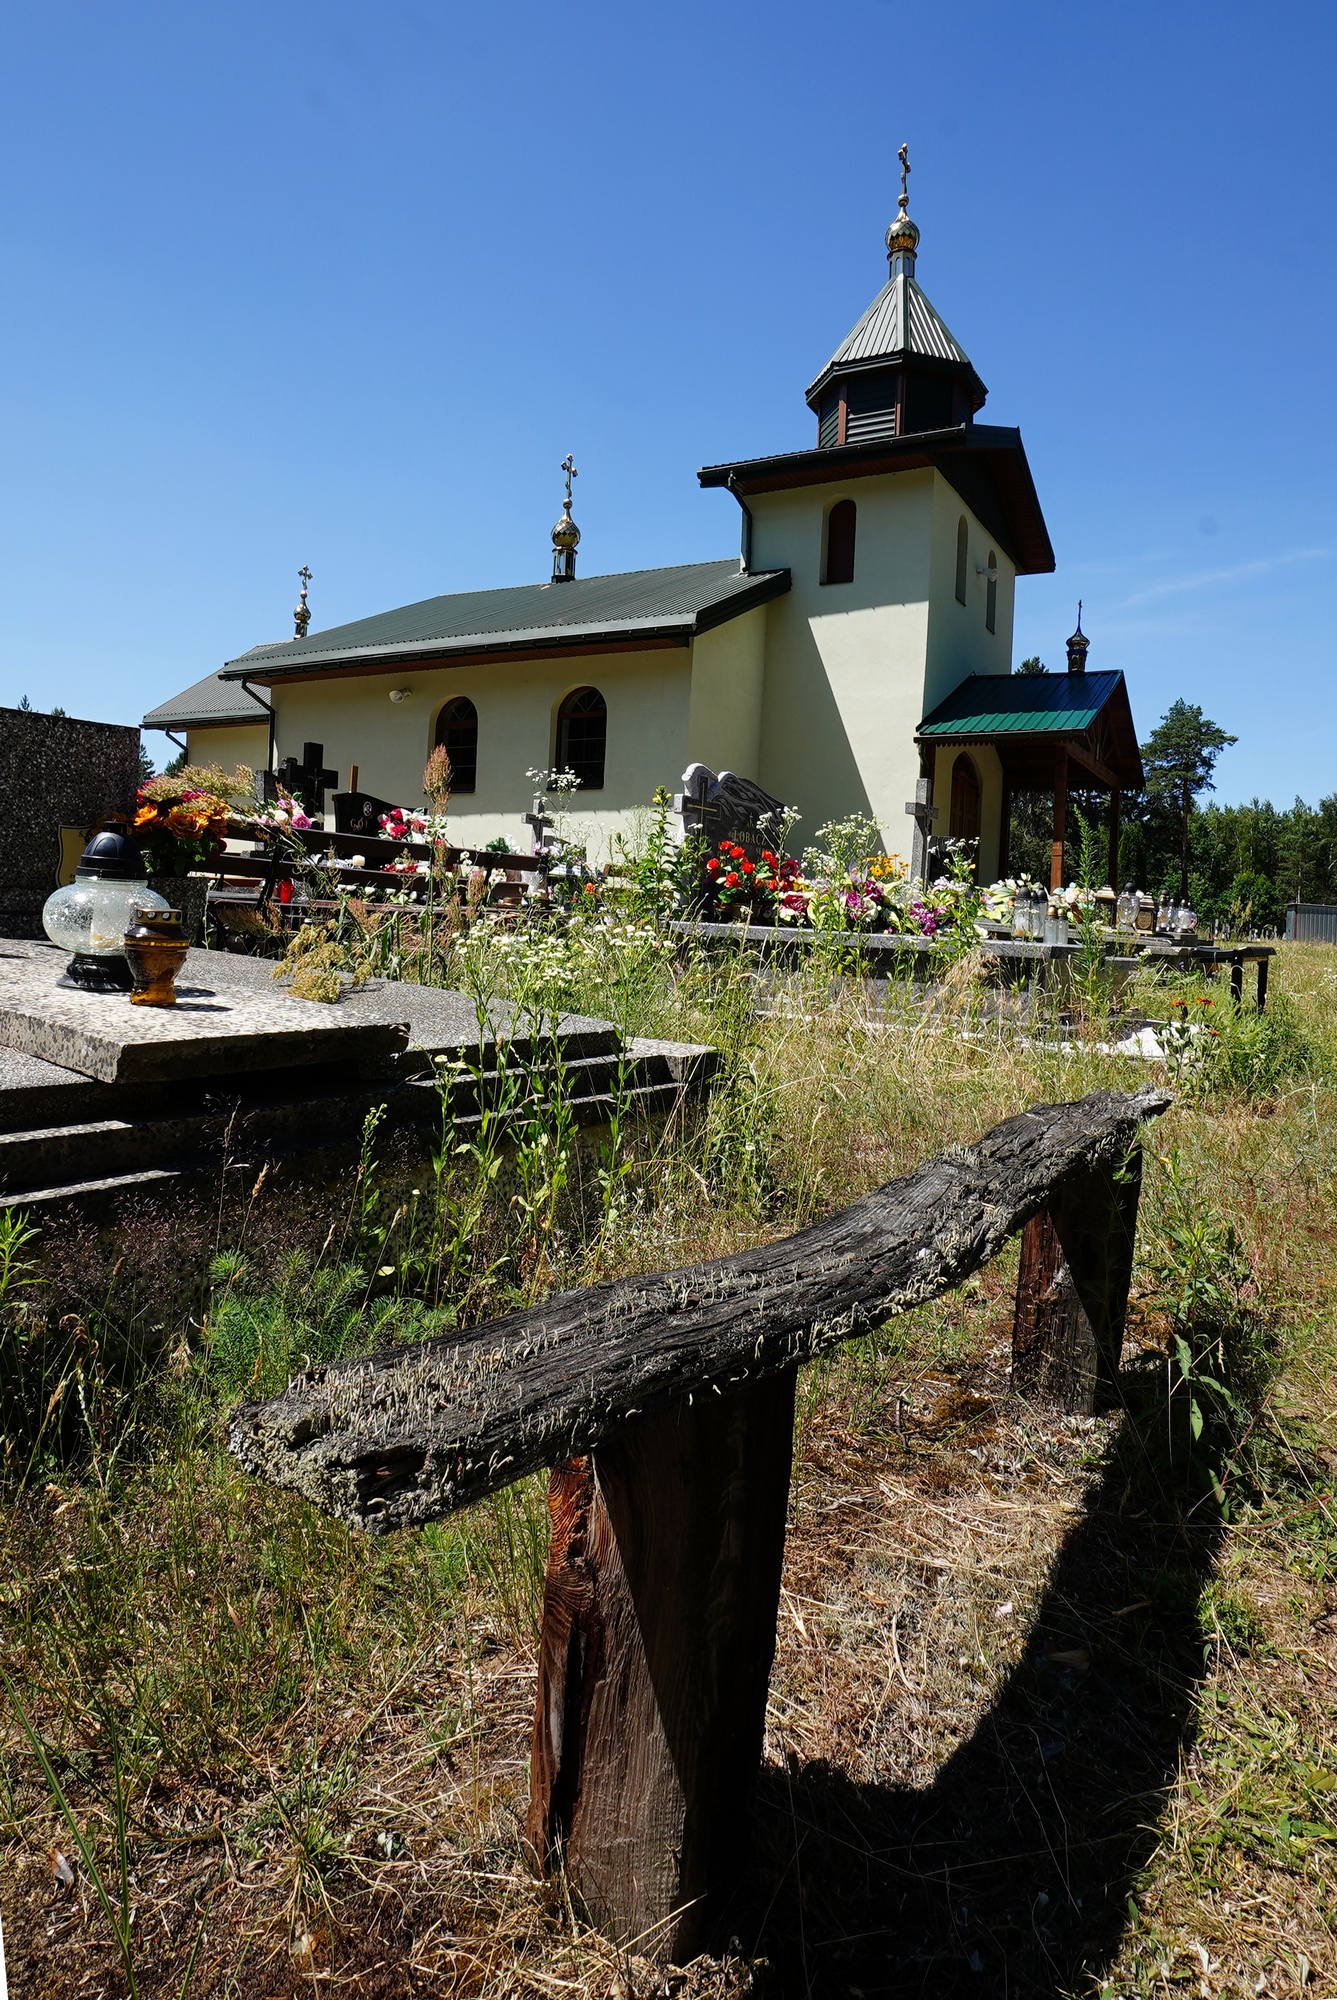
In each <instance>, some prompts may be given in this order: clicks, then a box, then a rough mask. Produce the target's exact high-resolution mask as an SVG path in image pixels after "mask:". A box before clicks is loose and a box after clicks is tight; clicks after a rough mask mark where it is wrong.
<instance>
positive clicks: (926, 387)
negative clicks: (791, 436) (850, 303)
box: [808, 146, 989, 450]
mask: <svg viewBox="0 0 1337 2000" xmlns="http://www.w3.org/2000/svg"><path fill="white" fill-rule="evenodd" d="M899 158H900V163H901V192H900V197H899V199H898V201H897V204H896V214H895V217H894V219H893V221H892V223H891V226H890V228H889V229H888V230H887V236H886V244H887V265H888V277H887V282H886V284H885V285H884V286H883V287H882V290H881V291H880V292H879V293H878V295H877V297H876V298H875V299H874V300H873V303H872V304H871V305H870V306H869V308H868V310H867V312H865V313H864V315H863V317H862V318H861V319H860V320H859V322H858V324H857V325H856V326H855V327H854V328H853V329H852V330H851V332H850V333H849V334H848V335H847V336H846V338H845V339H844V340H843V341H842V342H841V344H840V346H839V347H838V348H837V349H836V351H835V353H834V354H833V355H832V356H831V359H830V360H829V361H828V362H827V364H826V366H825V368H823V370H822V372H821V374H820V375H819V376H818V377H817V379H816V381H815V382H813V384H812V385H811V387H810V388H809V390H808V407H809V408H810V409H811V410H813V411H814V412H815V414H816V417H817V444H818V448H819V449H827V450H829V449H831V448H832V447H834V446H838V445H846V444H870V443H873V442H874V441H875V440H879V439H883V438H894V437H907V436H909V435H910V434H911V433H916V432H927V431H943V430H951V429H953V428H954V427H955V426H957V425H958V424H969V423H973V421H974V418H975V412H976V411H977V410H979V409H981V408H982V407H983V405H984V399H985V397H986V396H987V395H988V393H989V392H988V390H987V389H986V388H985V386H984V384H983V382H981V380H980V378H979V376H978V375H977V374H976V373H975V370H974V368H973V367H972V366H971V363H970V357H969V356H968V355H967V353H966V351H965V349H964V348H963V347H962V345H961V343H960V341H958V340H957V339H956V338H955V336H954V335H953V334H952V333H951V332H950V330H949V329H948V327H947V326H946V324H945V323H944V321H943V320H942V319H941V318H940V317H939V315H938V314H937V313H936V312H935V311H934V309H933V307H932V306H931V305H930V303H929V301H928V299H927V297H926V296H925V294H924V292H923V291H922V290H921V289H920V286H919V283H918V281H917V279H916V277H915V263H916V260H917V257H918V253H919V229H918V226H917V225H916V224H915V223H914V222H912V221H911V220H910V188H909V180H910V153H909V148H908V147H907V146H902V147H901V149H900V154H899Z"/></svg>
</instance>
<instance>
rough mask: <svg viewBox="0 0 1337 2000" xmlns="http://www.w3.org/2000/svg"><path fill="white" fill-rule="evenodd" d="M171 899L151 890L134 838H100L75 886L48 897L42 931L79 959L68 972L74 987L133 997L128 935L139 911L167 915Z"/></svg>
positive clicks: (89, 848)
mask: <svg viewBox="0 0 1337 2000" xmlns="http://www.w3.org/2000/svg"><path fill="white" fill-rule="evenodd" d="M167 908H169V904H168V902H167V899H166V897H165V896H160V895H159V894H158V892H157V890H156V889H150V887H149V885H148V870H147V869H146V868H145V866H144V857H143V855H142V854H141V853H140V851H139V848H138V847H137V846H136V844H135V842H134V841H133V840H132V839H131V838H130V836H129V834H128V833H98V834H95V835H94V836H93V838H92V840H90V841H89V843H88V845H87V847H86V848H85V849H84V851H83V853H82V854H81V855H80V857H79V865H78V867H77V868H76V869H75V871H74V880H73V882H70V883H67V884H66V886H65V887H64V888H63V889H57V890H56V892H55V894H54V895H51V896H48V897H47V899H46V905H45V907H44V909H43V911H42V928H43V930H44V931H45V932H46V934H47V936H48V937H49V938H50V940H51V942H52V944H57V945H59V946H60V947H61V949H62V950H64V951H69V952H71V953H72V954H73V956H72V957H71V959H70V962H69V964H68V965H67V966H66V968H65V977H66V979H67V980H68V981H69V983H70V984H71V985H72V986H80V987H82V988H83V989H84V991H85V992H89V993H128V992H129V991H130V989H131V986H132V984H133V981H132V979H131V977H130V967H129V964H128V962H127V960H126V956H125V934H126V932H127V931H128V930H129V928H130V926H131V924H132V923H133V922H134V921H135V917H134V913H135V911H136V910H148V909H153V910H165V909H167Z"/></svg>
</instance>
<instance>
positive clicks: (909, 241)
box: [887, 196, 919, 257]
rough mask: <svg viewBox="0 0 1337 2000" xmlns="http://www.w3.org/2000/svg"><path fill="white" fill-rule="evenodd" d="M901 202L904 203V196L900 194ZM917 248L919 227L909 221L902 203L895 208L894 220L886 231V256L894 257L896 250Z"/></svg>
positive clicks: (911, 250)
mask: <svg viewBox="0 0 1337 2000" xmlns="http://www.w3.org/2000/svg"><path fill="white" fill-rule="evenodd" d="M902 204H904V196H902ZM918 248H919V229H918V227H917V225H916V224H915V223H913V222H911V220H910V214H909V210H908V208H907V207H905V206H904V205H902V206H901V207H900V208H898V209H897V211H896V220H895V221H894V222H893V223H892V225H891V227H890V228H889V229H888V231H887V255H888V257H894V256H895V255H896V253H897V251H898V250H899V251H903V250H909V251H910V252H911V253H913V252H914V251H916V250H917V249H918Z"/></svg>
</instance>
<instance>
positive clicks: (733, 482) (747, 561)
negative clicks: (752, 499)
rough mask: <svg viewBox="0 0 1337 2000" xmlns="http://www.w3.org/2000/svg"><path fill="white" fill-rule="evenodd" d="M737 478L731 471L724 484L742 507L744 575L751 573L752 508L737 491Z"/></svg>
mask: <svg viewBox="0 0 1337 2000" xmlns="http://www.w3.org/2000/svg"><path fill="white" fill-rule="evenodd" d="M737 479H738V475H737V473H734V472H731V473H730V474H729V477H728V479H727V480H726V482H725V484H726V485H727V486H728V488H729V491H730V492H731V493H732V494H733V497H734V499H735V500H736V501H737V502H738V504H739V506H740V507H741V508H742V510H743V546H742V550H741V560H742V565H743V575H744V576H751V574H752V509H751V508H750V507H749V506H748V504H747V502H746V500H745V499H744V498H743V496H742V494H741V493H740V492H739V490H738V485H737Z"/></svg>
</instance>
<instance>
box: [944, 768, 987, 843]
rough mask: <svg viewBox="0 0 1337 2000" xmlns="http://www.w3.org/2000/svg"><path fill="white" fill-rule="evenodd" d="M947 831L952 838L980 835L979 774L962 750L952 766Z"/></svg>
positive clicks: (969, 838)
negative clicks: (950, 812) (950, 803)
mask: <svg viewBox="0 0 1337 2000" xmlns="http://www.w3.org/2000/svg"><path fill="white" fill-rule="evenodd" d="M948 831H949V833H950V835H951V838H952V839H953V840H978V839H979V837H980V781H979V774H978V772H977V771H976V769H975V766H974V765H973V764H972V762H971V760H970V758H969V757H967V755H966V753H965V751H964V750H963V751H962V752H961V755H960V756H959V757H958V758H957V760H956V762H955V763H954V764H953V766H952V817H951V821H950V823H949V827H948Z"/></svg>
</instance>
